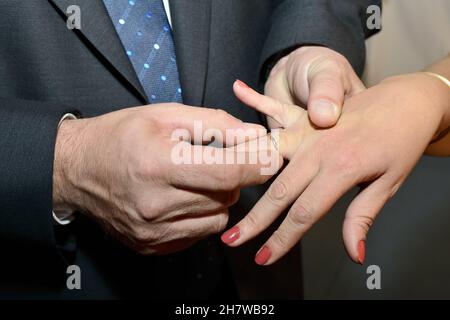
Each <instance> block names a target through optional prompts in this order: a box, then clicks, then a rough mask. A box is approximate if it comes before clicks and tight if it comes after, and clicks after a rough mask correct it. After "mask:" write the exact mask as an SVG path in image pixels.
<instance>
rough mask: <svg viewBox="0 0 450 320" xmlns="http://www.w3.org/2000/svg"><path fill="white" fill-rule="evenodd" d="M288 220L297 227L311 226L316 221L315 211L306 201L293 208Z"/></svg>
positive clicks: (295, 204) (296, 204)
mask: <svg viewBox="0 0 450 320" xmlns="http://www.w3.org/2000/svg"><path fill="white" fill-rule="evenodd" d="M288 218H289V220H290V222H291V223H292V224H293V225H294V226H296V227H304V226H310V225H312V223H313V221H314V210H313V208H312V206H311V205H310V204H308V202H306V201H301V202H297V203H294V205H293V206H292V208H291V211H290V212H289V214H288Z"/></svg>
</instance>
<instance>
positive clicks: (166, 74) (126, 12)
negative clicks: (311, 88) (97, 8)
mask: <svg viewBox="0 0 450 320" xmlns="http://www.w3.org/2000/svg"><path fill="white" fill-rule="evenodd" d="M103 2H104V3H105V6H106V9H107V10H108V12H109V15H110V17H111V20H112V21H113V24H114V27H115V28H116V31H117V33H118V35H119V37H120V40H121V41H122V44H123V46H124V48H125V50H126V53H127V55H128V57H129V58H130V60H131V63H132V64H133V67H134V70H135V71H136V74H137V75H138V78H139V80H140V82H141V84H142V86H143V88H144V90H145V93H146V94H147V97H148V98H149V100H150V102H151V103H161V102H182V98H181V87H180V80H179V75H178V69H177V61H176V58H175V47H174V44H173V39H172V29H171V28H170V25H169V22H168V19H167V15H166V12H165V10H164V5H163V3H162V0H103Z"/></svg>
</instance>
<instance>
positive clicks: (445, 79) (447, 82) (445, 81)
mask: <svg viewBox="0 0 450 320" xmlns="http://www.w3.org/2000/svg"><path fill="white" fill-rule="evenodd" d="M424 73H426V74H428V75H430V76H432V77H434V78H437V79H439V80H441V81H442V82H443V83H444V84H446V85H447V86H448V87H450V81H449V80H448V79H447V78H445V77H443V76H441V75H440V74H437V73H434V72H424Z"/></svg>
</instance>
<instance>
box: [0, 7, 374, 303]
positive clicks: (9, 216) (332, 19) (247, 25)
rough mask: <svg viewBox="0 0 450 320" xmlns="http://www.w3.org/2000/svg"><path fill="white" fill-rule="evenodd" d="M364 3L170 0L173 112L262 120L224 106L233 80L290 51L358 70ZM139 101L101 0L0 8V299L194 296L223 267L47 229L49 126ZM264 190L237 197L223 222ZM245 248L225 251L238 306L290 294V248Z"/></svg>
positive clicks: (205, 259)
mask: <svg viewBox="0 0 450 320" xmlns="http://www.w3.org/2000/svg"><path fill="white" fill-rule="evenodd" d="M72 4H77V5H79V6H80V8H81V31H71V30H69V29H68V28H67V27H66V21H65V15H64V12H65V11H66V8H67V7H68V6H69V5H72ZM369 4H378V5H379V1H377V0H360V1H353V0H340V1H334V0H314V1H312V0H171V2H170V6H171V11H172V18H173V29H174V41H175V47H176V54H177V60H178V64H179V71H180V78H181V84H182V87H183V99H184V103H186V104H189V105H198V106H209V107H215V108H223V109H225V110H226V111H228V112H229V113H231V114H233V115H234V116H236V117H239V118H241V119H242V120H244V121H249V122H259V123H264V121H263V118H262V117H261V116H260V115H259V114H257V113H256V112H254V111H252V110H250V109H249V108H246V107H244V106H243V105H241V104H240V103H239V102H238V101H237V100H236V99H235V97H234V96H233V94H232V91H231V86H232V83H233V81H234V80H235V79H238V78H239V79H242V80H244V81H246V82H247V83H249V84H250V85H251V86H261V85H262V84H263V82H264V79H265V76H266V74H267V71H268V70H270V67H271V66H272V65H273V64H274V62H276V61H277V59H279V58H280V57H281V56H282V55H283V54H286V53H287V52H289V50H292V49H294V48H296V47H298V46H300V45H307V44H317V45H322V46H328V47H330V48H333V49H335V50H337V51H339V52H341V53H343V54H344V55H345V56H346V57H347V58H348V59H349V60H350V61H351V63H352V64H353V66H354V67H355V69H356V70H357V71H358V72H361V71H362V69H363V66H364V53H365V52H364V39H365V37H367V36H369V35H370V33H371V32H370V31H369V30H367V29H366V27H365V20H366V8H367V6H368V5H369ZM147 103H148V99H147V97H146V96H145V93H144V91H143V89H142V87H141V85H140V83H139V81H138V79H137V76H136V74H135V73H134V70H133V67H132V65H131V63H130V61H129V60H128V58H127V56H126V54H125V53H124V49H123V47H122V45H121V43H120V40H119V39H118V36H117V35H116V33H115V30H114V27H113V25H112V23H111V21H110V18H109V16H108V14H107V12H106V10H105V8H104V6H103V3H102V1H101V0H48V1H46V0H27V1H16V0H2V1H1V2H0V150H1V151H0V255H1V260H0V297H2V298H120V297H144V298H169V297H170V298H175V297H191V298H207V297H209V296H210V295H211V293H212V292H214V290H217V286H218V284H219V283H220V281H221V279H223V272H224V270H226V267H225V266H226V265H227V264H224V254H223V252H222V250H223V249H221V248H222V247H221V246H218V245H216V244H215V243H216V239H214V238H213V239H210V240H208V241H203V242H201V243H199V244H198V245H196V246H194V247H193V248H191V249H190V250H187V251H184V252H182V253H179V254H174V255H171V256H166V257H142V256H138V255H137V254H135V253H133V252H131V251H130V250H128V249H126V248H124V247H122V246H121V245H120V244H118V243H116V242H115V241H114V240H113V239H111V238H110V237H108V236H107V235H105V234H104V233H103V232H102V231H101V229H100V228H99V227H98V226H97V225H96V224H95V223H93V222H91V221H89V220H88V219H86V218H84V217H82V216H78V218H77V219H76V221H75V222H74V223H72V224H71V225H70V226H68V227H54V225H53V220H52V215H51V210H52V163H53V153H54V142H55V134H56V128H57V124H58V122H59V120H60V118H61V116H62V115H63V114H64V113H67V112H78V113H79V114H81V115H82V116H84V117H93V116H97V115H101V114H104V113H107V112H110V111H113V110H117V109H121V108H126V107H131V106H139V105H144V104H147ZM264 189H265V187H264V186H262V187H257V188H250V189H246V190H244V191H243V192H242V196H241V200H240V202H239V204H238V205H236V206H235V207H234V208H233V210H232V216H233V218H234V219H235V220H236V219H238V218H239V217H242V216H243V215H244V214H245V213H246V212H248V210H249V209H250V208H251V206H252V205H253V204H254V203H255V201H257V199H259V198H260V196H261V195H262V192H263V191H264ZM167 201H170V199H167ZM255 243H258V241H256V242H255ZM250 249H251V250H250ZM255 249H256V247H255V246H251V245H250V246H246V247H244V248H243V249H239V250H236V251H235V254H237V257H239V260H238V262H236V259H234V261H235V262H233V258H231V260H232V263H231V265H232V266H233V265H234V266H236V265H237V266H238V268H235V270H234V276H235V279H238V281H239V284H240V285H241V286H242V287H241V289H242V290H243V291H241V292H243V294H242V295H241V296H243V297H253V298H255V297H256V298H258V297H275V298H276V297H278V298H283V297H284V298H296V297H301V273H300V267H299V258H298V256H299V251H298V250H297V251H296V252H294V253H292V254H291V256H290V257H289V258H287V259H285V260H284V262H282V263H280V264H279V265H277V266H275V267H272V268H267V269H263V268H257V267H256V266H255V265H254V264H253V263H252V259H253V254H254V251H253V250H255ZM235 257H236V256H235ZM68 264H77V265H79V266H80V267H81V271H82V290H80V291H77V290H74V291H70V290H68V289H67V288H66V273H65V271H66V267H67V265H68ZM246 265H247V266H246ZM289 270H291V271H292V270H293V272H291V271H289ZM258 284H259V287H258ZM255 288H256V289H255Z"/></svg>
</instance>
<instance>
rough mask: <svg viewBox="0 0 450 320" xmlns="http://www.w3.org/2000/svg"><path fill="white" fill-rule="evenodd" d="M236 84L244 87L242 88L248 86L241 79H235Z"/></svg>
mask: <svg viewBox="0 0 450 320" xmlns="http://www.w3.org/2000/svg"><path fill="white" fill-rule="evenodd" d="M236 84H237V85H238V86H239V87H241V88H244V89H247V88H248V85H247V84H245V83H244V82H242V81H241V80H236Z"/></svg>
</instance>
